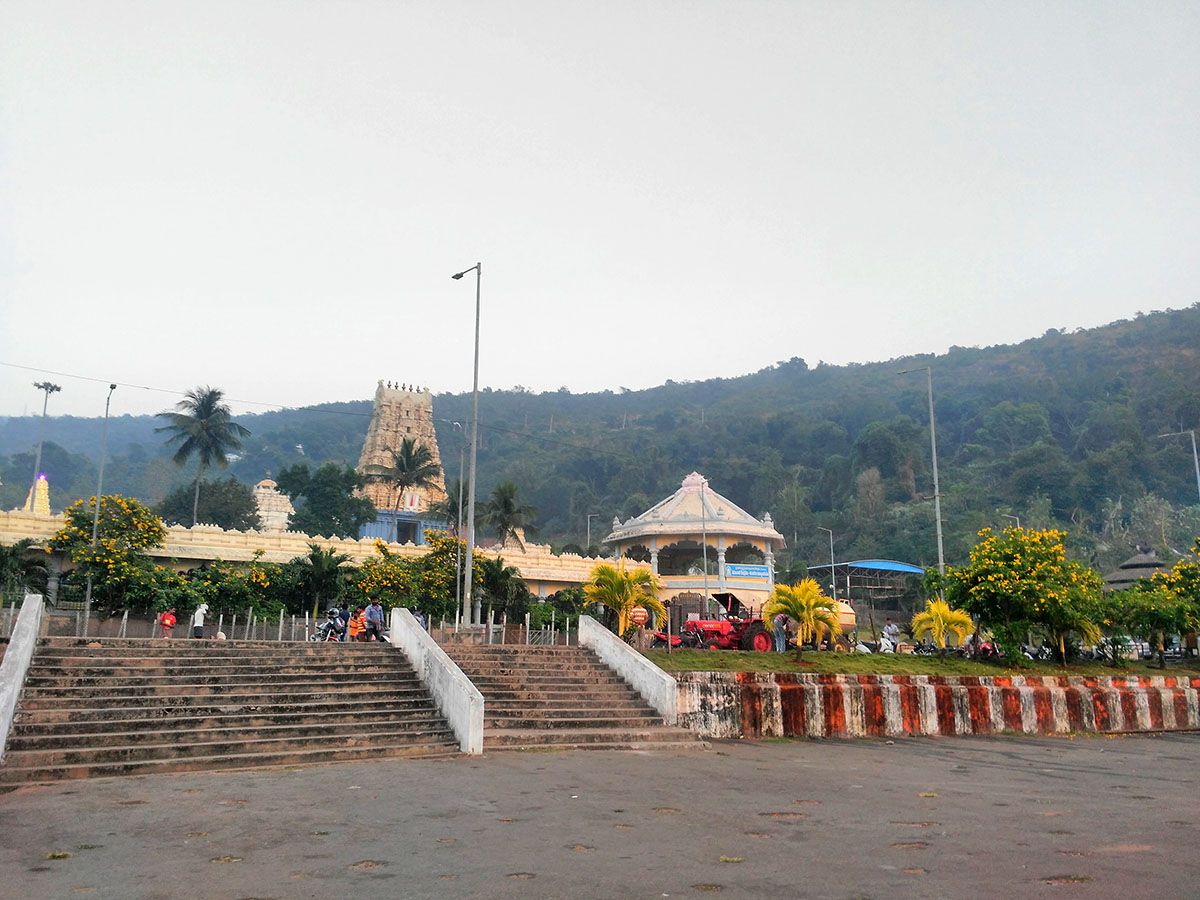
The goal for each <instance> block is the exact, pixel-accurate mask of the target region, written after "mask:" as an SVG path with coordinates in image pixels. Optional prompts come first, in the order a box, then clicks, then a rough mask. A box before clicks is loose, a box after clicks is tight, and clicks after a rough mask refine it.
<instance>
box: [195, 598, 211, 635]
mask: <svg viewBox="0 0 1200 900" xmlns="http://www.w3.org/2000/svg"><path fill="white" fill-rule="evenodd" d="M206 615H208V604H207V603H201V604H200V605H199V606H197V607H196V611H195V612H194V613H192V637H194V638H202V637H204V617H205V616H206Z"/></svg>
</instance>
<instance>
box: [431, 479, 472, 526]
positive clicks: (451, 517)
mask: <svg viewBox="0 0 1200 900" xmlns="http://www.w3.org/2000/svg"><path fill="white" fill-rule="evenodd" d="M459 495H461V496H462V502H463V506H464V507H465V506H466V502H467V486H466V485H465V484H463V483H462V482H461V481H455V482H454V483H453V484H449V485H447V486H446V497H445V499H444V500H437V501H435V502H434V503H431V504H429V514H430V515H431V516H436V517H437V518H439V519H445V520H446V526H447V528H448V529H449V530H450V532H451V533H452V534H458V533H459V526H460V525H461V524H462V523H460V522H459V521H458V502H459ZM466 514H467V511H466V509H465V508H464V509H463V515H464V516H465V515H466Z"/></svg>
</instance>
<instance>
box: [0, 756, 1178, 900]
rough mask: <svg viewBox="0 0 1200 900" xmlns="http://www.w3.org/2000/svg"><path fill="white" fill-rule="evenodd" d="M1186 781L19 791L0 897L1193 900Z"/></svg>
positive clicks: (1018, 768)
mask: <svg viewBox="0 0 1200 900" xmlns="http://www.w3.org/2000/svg"><path fill="white" fill-rule="evenodd" d="M1198 763H1200V735H1181V734H1177V735H1171V736H1138V737H1123V738H1102V737H1090V738H1076V739H1074V740H1066V739H1021V738H997V739H990V738H964V739H947V738H941V739H908V740H899V741H897V742H896V743H894V744H888V743H884V742H882V741H879V742H874V741H846V742H839V741H827V742H807V741H796V742H778V743H776V742H767V743H747V742H742V743H733V742H730V743H717V744H714V746H713V749H712V750H711V751H709V752H707V753H704V752H678V753H668V754H645V753H609V752H590V753H589V752H574V753H571V752H567V753H526V754H511V755H493V756H490V757H487V758H484V759H474V760H467V759H457V760H448V761H426V762H419V761H407V762H405V761H399V762H386V761H384V762H379V763H374V764H372V763H365V764H360V763H354V764H348V765H341V766H336V767H333V766H330V767H322V768H312V769H303V770H288V771H273V772H244V773H236V774H204V775H177V776H150V777H142V778H126V779H105V780H96V781H91V782H75V783H70V784H65V785H56V786H52V787H25V788H21V789H20V790H18V791H15V792H13V793H9V794H7V795H4V796H0V835H2V836H3V837H2V839H0V885H2V887H0V893H2V894H4V896H7V897H30V898H32V897H39V898H40V897H70V896H75V895H78V894H94V895H97V896H103V897H121V898H126V897H128V898H150V897H280V898H283V897H342V896H356V897H439V898H457V897H665V896H672V897H680V896H693V895H698V894H712V893H718V892H719V893H721V894H722V895H724V896H756V897H773V898H785V897H881V898H882V897H889V898H890V897H1012V896H1019V897H1070V898H1077V897H1121V898H1132V897H1149V896H1158V897H1196V896H1200V866H1198V864H1197V854H1198V853H1200V840H1198V839H1200V827H1198V826H1197V822H1198V821H1200V819H1198V815H1197V814H1198V811H1200V810H1198V804H1200V793H1198V792H1197V789H1196V784H1197V768H1198ZM60 853H61V854H69V857H66V858H53V857H54V856H56V855H57V854H60Z"/></svg>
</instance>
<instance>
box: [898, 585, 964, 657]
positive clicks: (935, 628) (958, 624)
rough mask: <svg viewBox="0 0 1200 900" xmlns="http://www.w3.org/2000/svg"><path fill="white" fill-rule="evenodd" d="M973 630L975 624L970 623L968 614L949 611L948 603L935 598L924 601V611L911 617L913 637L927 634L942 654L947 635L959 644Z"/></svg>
mask: <svg viewBox="0 0 1200 900" xmlns="http://www.w3.org/2000/svg"><path fill="white" fill-rule="evenodd" d="M974 628H975V623H974V622H973V621H971V616H970V614H969V613H967V612H966V611H965V610H961V609H951V608H950V604H949V603H947V602H946V601H945V600H939V599H937V598H934V599H932V600H926V601H925V609H924V611H923V612H919V613H917V614H916V615H915V616H913V617H912V633H913V637H916V638H919V637H920V636H921V635H922V634H925V633H926V632H928V634H929V635H930V637H932V638H933V643H934V645H935V646H936V647H937V648H938V650H940V651H942V652H945V650H946V637H947V636H948V635H951V634H953V635H955V636H956V637H957V638H958V642H959V643H960V644H961V643H962V642H963V641H964V640H966V637H967V635H968V634H970V633H971V631H972V630H973V629H974Z"/></svg>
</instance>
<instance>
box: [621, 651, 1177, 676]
mask: <svg viewBox="0 0 1200 900" xmlns="http://www.w3.org/2000/svg"><path fill="white" fill-rule="evenodd" d="M645 655H646V657H647V658H648V659H650V660H651V661H653V662H654V663H655V664H656V665H658V666H659V667H661V668H662V669H664V670H665V671H667V672H819V673H827V674H847V675H1062V674H1064V669H1063V668H1062V667H1061V666H1059V665H1056V664H1053V663H1045V662H1033V661H1030V660H1024V663H1025V664H1024V665H1022V666H1014V667H1011V668H1010V667H1008V666H1003V665H996V664H994V663H982V662H974V661H972V660H969V659H959V658H957V657H951V658H948V659H938V658H937V657H934V656H909V655H907V654H901V655H896V654H882V655H877V654H865V653H864V654H858V653H828V652H819V653H813V652H806V653H805V654H804V658H803V661H802V662H800V663H797V662H796V654H795V653H750V652H745V651H741V650H675V651H673V652H671V653H667V652H666V651H665V650H647V651H645ZM1183 672H1189V673H1195V672H1200V660H1189V661H1187V662H1185V663H1182V664H1168V666H1167V670H1166V672H1165V673H1164V672H1163V670H1162V669H1159V668H1158V667H1157V666H1151V665H1149V664H1148V663H1146V662H1141V661H1138V662H1134V661H1132V660H1129V661H1126V663H1125V665H1123V666H1121V667H1120V668H1113V667H1112V666H1106V665H1102V664H1099V663H1080V664H1077V665H1072V666H1068V667H1067V668H1066V670H1065V673H1066V674H1068V675H1163V674H1167V675H1171V674H1177V673H1183Z"/></svg>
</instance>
